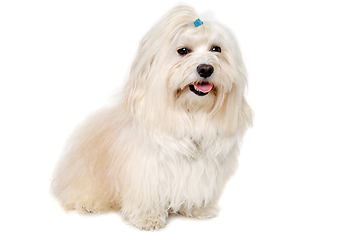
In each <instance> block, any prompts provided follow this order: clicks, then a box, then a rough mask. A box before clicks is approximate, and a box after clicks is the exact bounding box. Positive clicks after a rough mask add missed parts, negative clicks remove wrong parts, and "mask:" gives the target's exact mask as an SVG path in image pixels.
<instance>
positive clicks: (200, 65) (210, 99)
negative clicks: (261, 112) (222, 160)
mask: <svg viewBox="0 0 361 240" xmlns="http://www.w3.org/2000/svg"><path fill="white" fill-rule="evenodd" d="M246 85H247V80H246V74H245V68H244V65H243V61H242V58H241V54H240V51H239V48H238V46H237V43H236V41H235V39H234V37H233V36H232V34H231V33H230V32H229V31H228V30H227V29H226V28H224V27H223V26H221V25H220V24H218V23H214V22H204V23H203V22H201V21H200V20H199V19H198V16H197V14H196V12H195V11H194V10H193V9H192V8H190V7H186V6H181V7H176V8H174V9H173V10H171V11H170V12H169V13H168V14H166V15H165V16H164V17H163V19H161V21H160V22H159V23H158V24H156V25H155V26H154V27H153V28H152V29H151V30H150V31H149V32H148V33H147V34H146V36H145V37H144V38H143V40H142V42H141V44H140V47H139V50H138V54H137V56H136V59H135V61H134V63H133V65H132V68H131V72H130V79H129V82H128V84H127V89H128V99H127V101H128V104H129V105H130V107H131V109H132V111H133V114H135V116H137V119H138V120H140V119H143V120H145V121H147V122H148V123H150V122H154V121H156V122H162V119H171V118H173V117H176V118H179V117H181V115H182V114H183V115H184V114H188V115H190V114H193V115H194V114H196V115H200V114H206V115H208V116H212V118H213V119H218V120H217V121H218V122H219V123H220V124H223V125H225V126H227V127H233V128H238V127H239V126H240V122H239V121H240V117H241V116H242V107H244V108H248V105H247V103H246V102H245V100H244V98H243V93H244V90H245V88H246ZM250 111H251V110H250V109H249V110H248V109H247V110H246V112H247V113H246V115H248V117H246V118H247V119H246V120H245V121H247V122H248V123H251V115H250V114H251V112H250ZM243 115H244V114H243ZM174 121H175V120H173V122H174ZM246 124H247V123H246ZM162 126H163V127H164V123H162Z"/></svg>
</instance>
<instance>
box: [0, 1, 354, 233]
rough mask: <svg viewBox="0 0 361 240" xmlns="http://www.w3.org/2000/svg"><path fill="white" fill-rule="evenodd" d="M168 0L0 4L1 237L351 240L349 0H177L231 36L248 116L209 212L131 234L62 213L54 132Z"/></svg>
mask: <svg viewBox="0 0 361 240" xmlns="http://www.w3.org/2000/svg"><path fill="white" fill-rule="evenodd" d="M177 4H178V1H174V2H173V1H169V0H167V1H165V0H163V1H157V0H151V1H148V0H147V1H137V0H132V1H130V0H129V1H120V0H119V1H106V0H103V1H89V0H88V1H85V0H84V1H80V0H69V1H68V0H62V1H47V0H44V1H39V0H34V1H17V0H8V1H7V0H4V1H1V3H0V81H1V83H0V107H1V108H0V113H1V117H0V121H1V124H0V141H1V142H0V146H1V150H0V178H1V179H0V185H1V186H0V193H1V196H0V201H1V203H0V206H1V208H2V209H1V213H0V219H2V220H3V221H2V224H1V229H2V230H1V231H0V238H2V239H28V238H30V237H35V238H36V239H166V238H167V239H212V237H214V238H215V239H216V238H217V239H262V240H264V239H277V240H279V239H287V240H294V239H307V240H309V239H317V240H319V239H347V240H351V239H361V193H360V191H361V176H360V172H361V163H360V161H361V153H360V147H361V127H360V122H361V114H360V109H361V108H360V103H361V96H360V95H361V94H360V91H361V84H360V82H361V47H360V46H361V33H360V32H361V13H360V12H361V11H360V10H361V8H360V6H358V4H357V1H348V0H342V1H320V0H313V1H309V0H303V1H286V0H285V1H280V0H274V1H260V0H252V1H251V0H240V1H234V0H230V1H228V0H219V1H211V0H209V1H200V0H193V1H189V4H191V5H192V6H194V7H195V8H196V10H197V11H198V12H200V13H204V12H209V11H211V12H213V13H214V15H215V18H216V19H218V20H219V21H220V22H222V23H223V24H225V25H227V26H228V27H229V28H230V29H232V31H233V32H234V34H235V35H236V37H237V39H238V40H239V43H240V46H241V49H242V51H243V56H244V60H245V63H246V66H247V68H248V72H249V82H250V84H249V92H248V101H249V103H250V105H251V107H252V108H253V110H254V113H255V122H254V127H253V129H251V130H250V131H248V133H247V135H246V137H245V140H244V145H243V151H242V154H241V156H240V160H239V163H240V168H239V170H238V172H237V174H236V176H234V177H233V178H232V180H231V182H230V183H229V185H228V187H227V189H226V191H225V194H224V195H223V198H222V201H221V204H222V211H221V213H220V216H219V217H217V218H215V219H212V220H206V221H198V220H192V219H186V218H183V217H171V219H170V221H169V224H168V225H167V227H166V228H165V229H164V230H161V231H159V232H141V231H139V230H137V229H136V228H134V227H132V226H130V225H128V224H127V222H126V221H125V220H124V219H123V218H122V217H121V216H120V215H119V214H117V213H109V214H101V215H78V214H76V213H70V214H68V215H67V214H65V213H63V212H62V210H61V209H60V207H59V206H58V204H57V203H56V201H55V200H54V199H53V198H52V197H51V196H50V194H49V184H50V179H51V175H52V172H53V169H54V167H55V164H56V162H57V159H58V157H59V154H60V152H61V149H62V147H63V144H64V142H65V140H66V138H67V137H68V136H69V135H70V133H71V132H72V130H73V128H74V127H75V126H76V125H77V124H78V123H79V122H80V121H81V120H82V119H83V118H84V117H85V116H86V115H88V114H89V113H90V112H91V111H93V110H95V109H97V108H99V107H101V106H102V105H104V104H105V103H106V102H107V100H108V99H109V97H110V96H112V94H113V93H114V92H115V90H117V89H119V87H120V86H121V85H122V84H123V83H124V80H125V78H126V75H127V71H128V69H129V66H130V64H131V61H132V59H133V57H134V55H135V53H136V49H137V44H138V42H139V41H140V39H141V37H142V36H143V35H144V34H145V33H146V31H147V30H148V29H149V28H150V27H151V26H152V25H153V24H155V23H156V22H157V20H158V19H159V18H160V17H161V16H162V15H163V14H164V13H166V12H167V11H168V10H169V9H171V8H172V7H174V6H175V5H177ZM208 15H209V14H208ZM211 15H212V14H211Z"/></svg>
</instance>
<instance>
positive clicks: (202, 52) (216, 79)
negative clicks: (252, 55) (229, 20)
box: [166, 25, 245, 110]
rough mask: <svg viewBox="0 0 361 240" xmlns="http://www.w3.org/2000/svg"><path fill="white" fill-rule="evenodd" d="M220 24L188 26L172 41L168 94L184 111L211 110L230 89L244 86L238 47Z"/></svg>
mask: <svg viewBox="0 0 361 240" xmlns="http://www.w3.org/2000/svg"><path fill="white" fill-rule="evenodd" d="M228 36H229V33H228V32H227V31H225V30H224V29H222V27H221V26H219V25H212V26H210V25H208V26H207V25H204V26H203V25H202V26H199V27H194V26H192V25H188V26H186V27H184V28H182V29H181V30H180V31H179V32H178V33H177V34H176V35H175V37H174V38H173V39H172V42H171V47H170V48H169V51H170V52H169V55H168V57H169V59H167V61H166V64H167V68H168V69H170V70H169V72H168V78H167V80H166V82H167V85H168V94H170V95H171V96H173V97H174V100H175V102H178V103H180V104H181V105H182V106H183V107H186V108H187V109H196V110H200V109H206V110H211V109H213V108H214V107H215V105H216V101H217V100H222V99H224V96H222V95H225V94H229V92H230V91H231V90H232V88H237V87H244V84H245V82H242V77H244V75H243V72H242V69H243V67H242V66H241V65H240V64H241V63H240V62H239V60H238V59H237V58H238V56H236V54H237V53H238V48H237V46H233V45H232V44H233V42H232V41H229V42H228V41H227V39H226V38H227V37H228Z"/></svg>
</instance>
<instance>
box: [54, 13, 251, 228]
mask: <svg viewBox="0 0 361 240" xmlns="http://www.w3.org/2000/svg"><path fill="white" fill-rule="evenodd" d="M197 18H198V16H197V14H196V13H195V11H194V10H193V9H192V8H190V7H185V6H181V7H177V8H174V9H173V10H171V11H170V12H169V13H168V14H166V15H165V17H164V18H163V19H162V20H161V21H160V22H159V23H158V24H157V25H156V26H155V27H153V28H152V29H151V30H150V31H149V32H148V33H147V34H146V35H145V37H144V38H143V40H142V42H141V44H140V46H139V50H138V53H137V55H136V58H135V60H134V63H133V65H132V67H131V70H130V74H129V79H128V82H127V85H126V86H125V88H124V89H123V90H122V92H121V93H120V98H119V100H118V101H117V103H116V104H114V105H113V106H111V107H108V108H106V109H103V110H101V111H99V112H97V113H96V114H94V115H93V116H91V117H90V118H89V119H88V120H87V121H86V122H85V123H83V124H82V125H81V126H80V127H79V128H78V129H77V130H76V131H75V133H74V135H73V136H72V137H71V139H70V140H69V143H68V145H67V148H66V150H65V152H64V154H63V155H62V159H61V161H60V163H59V166H58V168H57V170H56V174H55V178H54V182H53V190H54V194H55V196H56V197H57V199H58V200H59V201H60V203H61V204H62V205H63V206H64V207H65V208H66V209H76V210H79V211H87V212H104V211H109V210H119V211H120V212H121V213H122V214H124V216H125V217H126V218H127V219H128V220H129V221H130V222H131V223H133V224H134V225H136V226H137V227H139V228H141V229H145V230H151V229H159V228H162V227H164V226H165V224H166V219H167V217H168V214H169V213H177V214H183V215H185V216H188V217H198V218H208V217H213V216H215V215H216V214H217V211H218V208H217V202H218V200H219V198H220V196H221V193H222V191H223V189H224V187H225V184H226V183H227V181H228V180H229V178H230V177H231V176H232V174H233V173H234V172H235V170H236V168H237V157H238V154H239V145H240V142H241V140H242V137H243V135H244V133H245V131H246V129H247V127H248V126H250V125H251V124H252V111H251V109H250V108H249V106H248V104H247V102H246V100H245V98H244V92H245V88H246V85H247V81H246V74H245V68H244V65H243V62H242V59H241V55H240V52H239V49H238V47H237V43H236V41H235V39H234V37H233V36H232V35H231V34H230V32H229V31H228V30H227V29H225V28H224V27H223V26H221V25H219V24H217V23H215V22H211V21H210V22H206V21H205V22H204V24H203V25H202V26H199V27H195V26H194V25H193V21H194V20H196V19H197ZM215 45H216V46H220V47H221V48H222V52H220V53H215V52H211V51H209V49H210V48H211V47H212V46H215ZM182 47H187V48H189V49H192V52H191V53H190V54H188V55H186V56H180V55H179V54H178V53H177V49H179V48H182ZM203 63H206V64H210V65H212V66H213V67H214V73H213V75H212V76H211V77H210V78H209V80H210V81H211V82H212V83H213V85H214V88H213V89H212V91H211V92H210V93H209V94H207V95H206V96H197V95H196V94H194V93H193V92H191V91H190V90H189V88H188V85H190V84H192V83H193V82H196V81H198V80H199V78H200V77H199V75H198V73H197V71H196V68H197V66H198V65H199V64H203Z"/></svg>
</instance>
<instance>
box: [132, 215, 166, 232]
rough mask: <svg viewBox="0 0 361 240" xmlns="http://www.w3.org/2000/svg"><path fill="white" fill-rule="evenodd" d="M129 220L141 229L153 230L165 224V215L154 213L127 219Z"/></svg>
mask: <svg viewBox="0 0 361 240" xmlns="http://www.w3.org/2000/svg"><path fill="white" fill-rule="evenodd" d="M129 221H130V222H131V223H132V224H134V225H135V226H136V227H138V228H139V229H141V230H145V231H153V230H159V229H162V228H164V227H165V225H166V224H167V215H165V214H155V215H145V216H139V217H138V218H136V219H129Z"/></svg>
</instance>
